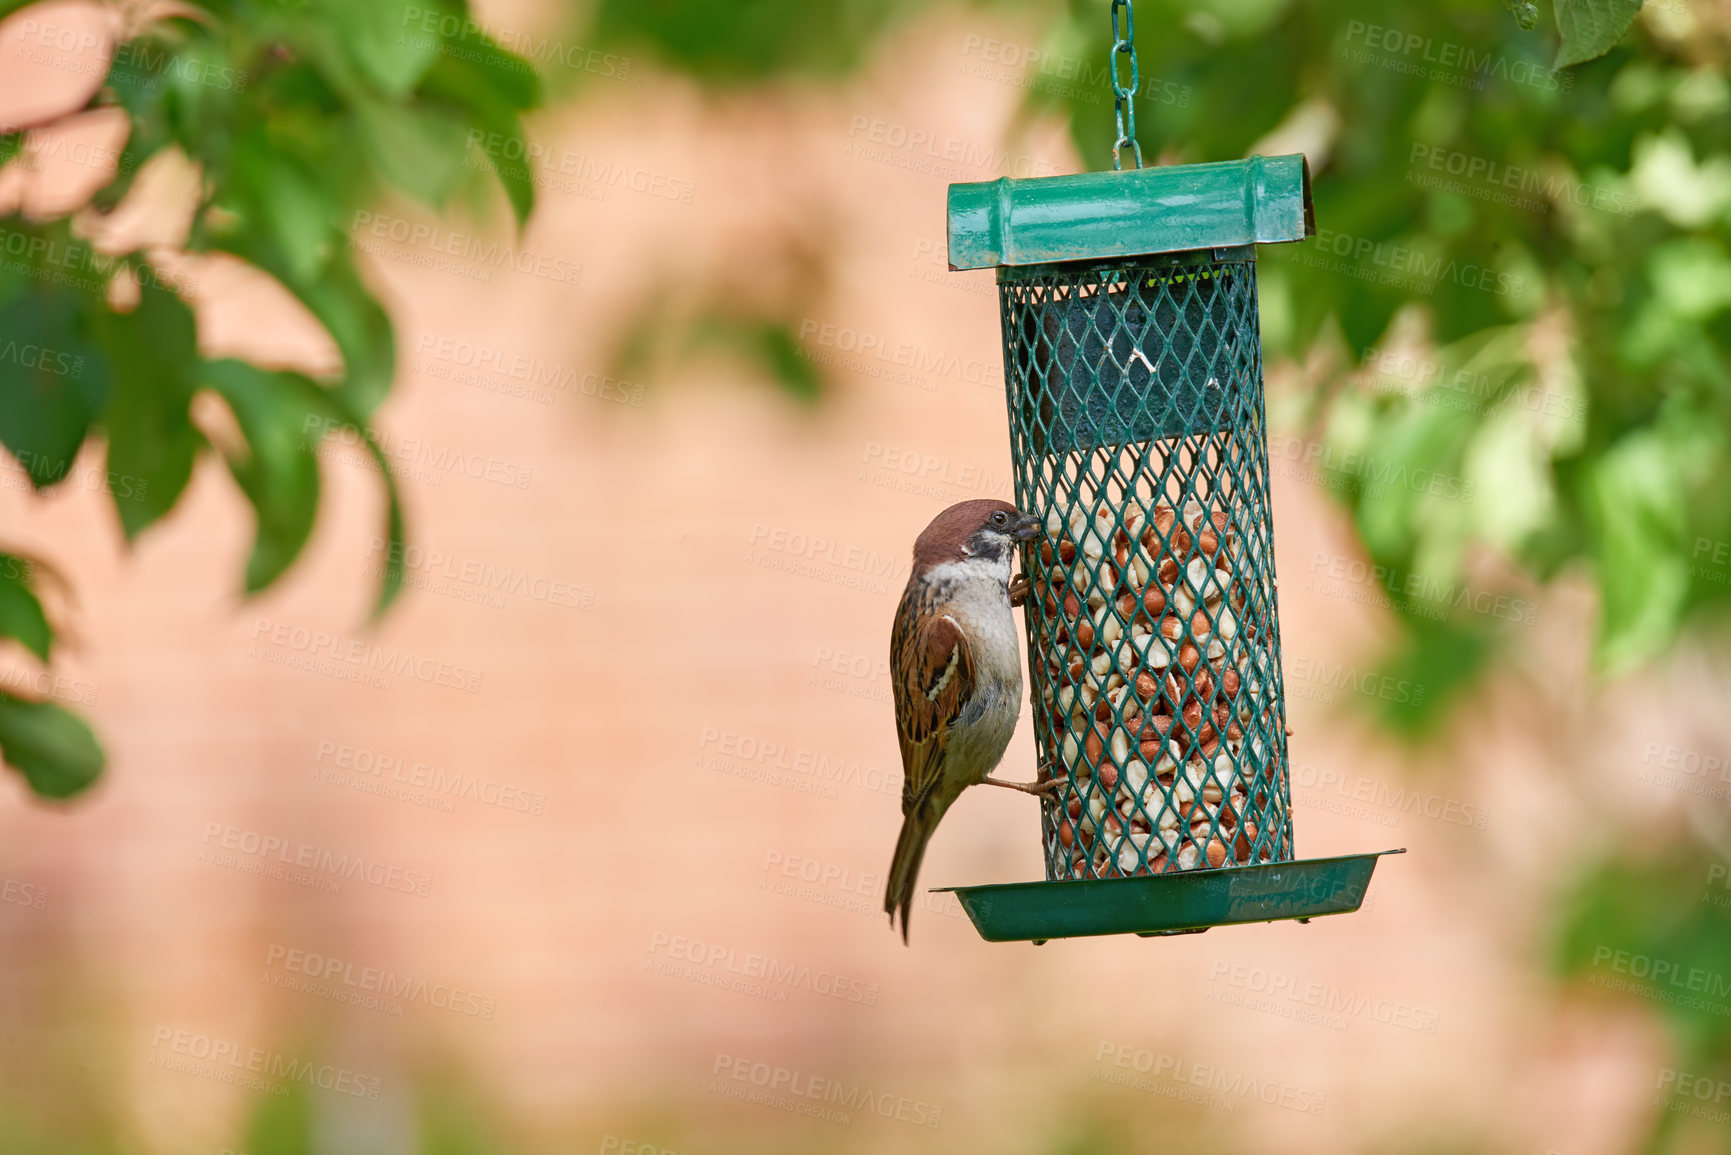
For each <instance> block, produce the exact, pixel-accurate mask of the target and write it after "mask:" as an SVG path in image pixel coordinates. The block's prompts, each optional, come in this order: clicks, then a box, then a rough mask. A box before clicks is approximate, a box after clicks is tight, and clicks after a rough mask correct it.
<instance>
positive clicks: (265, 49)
mask: <svg viewBox="0 0 1731 1155" xmlns="http://www.w3.org/2000/svg"><path fill="white" fill-rule="evenodd" d="M25 7H27V5H25V4H23V3H19V2H16V0H0V16H5V15H8V14H12V13H15V12H17V10H19V9H22V8H25ZM115 12H116V15H117V18H120V19H125V20H128V21H133V20H137V19H139V17H138V16H137V13H136V12H130V13H125V14H122V13H121V11H120V10H119V9H116V10H115ZM155 12H156V13H157V14H156V16H155V17H154V18H148V19H145V20H144V22H143V23H138V24H135V25H133V26H131V27H130V28H129V31H128V33H127V34H126V35H123V36H122V37H120V40H121V41H122V43H121V44H120V46H119V47H118V48H117V50H116V51H115V52H114V53H113V55H112V58H111V59H110V60H107V61H106V63H107V66H108V71H107V75H106V78H105V82H104V83H103V85H102V87H101V88H100V89H99V91H98V92H97V94H96V95H95V96H94V97H93V98H92V99H91V101H90V102H89V105H88V108H110V107H112V108H119V109H121V110H123V111H124V112H125V113H126V115H127V117H128V119H129V121H130V128H129V132H128V136H127V140H126V145H125V148H124V150H123V151H122V153H121V155H120V157H119V162H118V165H117V173H116V176H115V178H114V180H113V181H112V183H110V184H109V185H107V186H106V187H105V188H104V189H102V191H101V192H100V193H99V194H98V196H97V198H96V202H95V206H94V207H95V209H96V211H97V212H99V213H100V212H112V211H113V210H114V209H115V208H116V206H118V205H120V204H122V203H123V202H124V201H125V198H126V197H127V194H128V193H129V192H130V191H131V189H132V186H133V183H134V181H135V180H136V179H137V178H138V176H139V174H140V173H141V172H143V171H145V170H146V169H147V168H148V167H149V166H151V165H152V164H153V162H165V161H168V160H170V159H171V158H172V157H173V156H175V155H176V154H177V155H178V157H179V158H181V159H182V160H183V161H184V162H190V163H191V164H192V165H194V166H196V169H197V173H198V182H199V183H198V193H197V204H196V206H195V210H194V214H193V219H192V225H191V231H190V235H189V238H188V241H187V245H186V250H187V251H188V252H190V253H226V254H229V255H231V256H233V257H237V258H239V259H241V260H243V261H246V262H248V263H250V264H251V265H253V266H255V267H256V268H257V269H259V270H262V271H263V272H265V273H267V274H269V275H270V276H272V277H274V278H275V279H276V280H277V281H278V282H280V283H281V284H282V285H283V286H284V287H285V288H286V289H287V290H288V291H289V292H291V293H292V294H294V296H295V297H296V298H298V299H299V300H300V302H301V303H302V304H304V305H305V306H306V307H307V309H308V310H309V311H310V312H311V313H312V315H313V316H314V317H315V318H316V319H317V320H318V322H319V323H320V324H321V325H322V326H323V327H324V328H325V330H326V331H327V332H328V333H329V334H330V336H331V338H332V340H333V341H334V342H335V344H336V347H337V349H338V350H339V351H340V353H341V356H342V361H343V371H342V373H341V375H340V376H339V377H338V378H337V379H335V380H332V381H314V380H313V379H311V378H309V377H307V376H304V375H302V374H300V373H293V372H286V371H275V370H267V369H262V368H259V367H257V366H254V365H250V364H247V363H246V362H243V361H236V360H208V359H205V358H202V357H201V356H200V355H199V351H198V334H197V325H196V321H195V319H194V315H193V312H192V309H191V308H190V306H189V305H188V303H187V302H186V301H185V300H183V299H182V296H181V295H180V292H179V291H178V290H180V289H182V288H183V286H182V285H181V284H180V283H179V282H178V278H177V274H176V273H175V272H174V269H175V268H176V267H177V266H175V265H174V264H173V263H172V261H167V260H165V258H164V256H163V254H161V253H158V252H154V251H146V250H143V249H140V250H137V251H121V252H106V251H98V250H97V249H96V248H94V247H93V245H92V243H91V241H90V240H88V239H86V238H89V237H92V236H94V235H96V233H95V229H96V228H99V225H100V222H99V221H98V222H90V221H80V220H79V219H78V218H76V217H61V218H58V219H50V220H45V221H43V220H31V219H25V218H20V217H12V218H8V219H6V220H5V221H4V222H3V223H0V230H3V231H4V232H3V235H4V237H5V239H6V242H7V245H6V252H7V254H8V256H9V257H11V256H19V257H20V259H17V260H8V261H6V262H4V263H0V343H5V342H9V343H10V344H8V345H7V346H6V349H4V350H0V394H3V396H4V398H5V400H4V404H0V442H4V444H5V446H6V448H7V449H8V450H9V451H10V452H11V454H12V456H13V457H14V458H15V459H16V460H17V462H18V464H19V465H20V466H21V467H22V468H23V470H24V471H25V473H26V474H27V475H28V477H29V479H30V483H31V484H32V485H33V486H35V487H36V488H38V489H47V488H51V487H53V486H56V485H61V484H65V482H66V480H67V478H68V476H69V475H70V474H71V473H72V471H73V467H74V462H75V459H76V458H77V456H78V453H79V451H80V448H81V447H82V445H83V444H84V442H85V440H86V438H90V437H97V438H100V439H102V440H103V441H104V442H105V444H106V470H105V474H106V483H107V488H108V491H109V493H110V494H111V496H112V497H113V500H114V507H115V511H116V513H117V515H118V518H119V522H120V526H121V529H122V531H123V532H124V534H125V536H126V537H127V538H128V539H129V540H130V539H133V538H136V537H137V536H138V535H139V534H141V533H143V532H144V531H145V530H147V529H148V528H150V527H151V526H152V525H153V524H155V523H156V522H157V521H158V520H160V519H161V518H162V517H163V516H165V515H166V514H167V513H168V512H169V511H170V510H172V509H173V508H174V506H175V504H176V502H178V501H179V499H180V496H181V493H182V492H183V491H184V489H185V488H186V484H187V482H188V480H189V479H190V478H191V476H192V470H193V466H194V464H195V462H196V461H197V459H198V457H199V455H200V454H201V453H203V452H205V451H206V450H207V449H211V448H212V446H210V445H209V444H208V443H207V441H206V438H205V436H204V434H203V433H201V432H200V430H199V427H198V426H197V425H196V424H195V423H194V421H193V405H194V399H195V397H196V396H197V395H198V394H200V393H201V392H202V393H205V394H208V395H209V396H211V397H214V398H220V399H221V402H222V403H223V404H224V405H226V407H227V408H228V410H229V412H230V413H231V414H232V416H233V419H234V423H235V425H236V427H237V428H238V429H239V431H240V434H241V441H242V443H241V444H237V445H235V446H232V447H230V446H226V445H225V446H223V447H222V448H221V450H220V452H222V454H223V456H224V458H225V460H226V462H227V465H228V468H229V471H230V472H231V473H232V474H233V476H234V480H235V483H236V484H237V485H238V486H239V488H240V491H241V492H242V493H243V494H244V495H245V496H246V499H247V500H248V502H249V503H250V504H251V506H252V509H253V511H254V513H255V515H256V534H255V539H254V543H253V549H252V554H251V556H250V557H249V558H248V560H247V565H246V573H245V578H244V588H245V589H246V591H247V592H248V593H256V592H257V591H259V590H262V589H265V588H266V587H268V586H270V585H271V584H272V583H273V582H275V581H276V580H277V579H278V578H279V577H281V576H282V574H283V573H284V572H285V571H286V570H287V569H288V568H289V566H290V565H291V564H292V563H293V562H294V560H295V558H296V557H297V556H298V555H299V554H300V551H301V549H302V547H303V546H304V545H305V544H306V541H307V538H308V537H309V535H310V534H311V532H312V527H313V522H314V519H315V517H316V514H317V509H318V501H319V471H318V462H317V459H316V453H317V451H318V448H319V445H320V443H321V441H322V440H323V438H324V437H326V436H328V435H330V434H332V433H337V432H341V431H344V430H352V431H355V432H356V433H357V434H361V433H362V432H363V431H365V430H366V429H367V422H368V419H369V418H370V417H371V415H372V414H373V412H374V411H375V410H376V409H377V408H378V406H379V403H380V402H381V401H382V400H383V399H384V397H385V395H386V393H387V391H388V390H389V389H390V385H391V379H392V376H393V374H394V372H395V368H396V347H395V339H394V337H393V336H392V331H391V322H390V318H389V317H388V316H387V314H386V312H385V310H384V308H383V307H382V306H381V305H380V304H379V302H378V301H377V300H376V299H375V298H374V296H373V293H372V292H371V290H369V289H368V288H367V286H366V285H365V284H364V282H363V281H362V279H361V275H360V272H359V269H358V268H357V266H356V264H355V260H354V257H353V255H352V253H351V250H350V246H349V243H348V241H349V237H348V232H347V229H348V225H349V222H350V221H351V220H353V219H354V214H355V212H356V211H357V210H358V209H360V208H362V207H363V206H372V205H374V204H376V203H377V201H378V199H379V198H380V196H381V195H383V194H384V193H386V192H387V191H395V192H398V193H402V194H406V195H407V196H409V197H411V198H413V199H415V200H418V201H420V202H422V203H424V204H427V205H430V206H432V207H434V208H441V207H444V206H445V205H446V204H447V203H448V202H449V201H450V199H451V198H452V196H453V195H454V194H455V193H456V192H458V191H459V187H460V186H461V185H462V184H463V182H464V181H465V180H476V179H483V178H480V177H478V176H474V175H471V174H478V173H481V172H491V173H493V174H494V175H495V176H496V177H497V179H498V180H499V182H500V184H501V185H502V186H503V188H504V191H505V194H506V198H507V200H508V201H509V203H510V205H511V209H512V211H513V213H514V214H515V216H516V218H517V220H518V221H519V222H521V221H523V220H524V219H526V218H527V216H528V214H529V211H530V208H531V207H532V205H533V203H534V189H533V186H532V185H531V183H530V180H529V174H528V173H527V171H525V170H523V169H522V168H520V167H519V168H513V167H512V166H509V165H499V166H492V165H490V164H488V163H487V162H486V161H485V159H484V158H482V157H479V156H478V155H477V156H470V152H471V150H472V149H473V148H474V147H475V146H473V145H472V144H471V140H472V138H473V137H474V136H479V135H481V134H484V133H498V134H501V135H503V136H505V137H508V138H518V139H520V138H521V137H522V136H523V128H522V124H521V119H520V118H521V115H522V113H523V112H524V110H526V109H528V108H531V107H533V106H534V105H535V104H536V102H537V100H538V98H539V82H538V79H537V77H536V74H535V72H534V69H533V68H532V67H531V66H530V65H528V64H527V63H526V62H525V61H523V60H522V59H521V58H519V57H517V56H515V55H513V54H511V53H508V52H506V51H505V50H503V49H502V48H500V47H499V45H498V44H497V43H495V42H494V41H493V40H492V38H491V37H489V36H488V35H487V34H486V33H485V32H484V31H482V30H481V29H480V27H479V25H478V24H476V23H475V21H474V19H473V18H472V17H471V15H470V13H469V11H468V7H467V4H466V0H421V2H418V3H415V4H409V3H405V2H401V0H368V3H365V4H355V3H350V2H348V0H207V2H206V3H204V4H203V5H202V6H200V7H193V6H191V5H176V6H171V7H162V8H158V9H156V10H155ZM17 17H18V18H19V19H29V16H28V13H21V12H19V13H17ZM91 51H94V49H92V50H91ZM78 111H86V109H81V110H78ZM56 119H59V118H56ZM52 127H53V124H52V123H51V122H50V123H48V124H33V125H14V126H9V129H8V131H6V132H5V133H4V135H0V142H3V144H4V149H3V151H0V159H4V158H6V157H11V158H13V159H14V160H15V161H16V162H19V163H23V162H26V161H28V159H29V156H28V154H29V148H30V144H29V137H28V133H29V131H30V130H35V129H43V128H52ZM20 153H23V154H24V155H22V156H20V155H19V154H20ZM476 161H479V162H480V163H470V162H476ZM20 255H21V256H20ZM172 255H174V254H171V256H172ZM32 350H34V351H35V352H32ZM38 354H40V355H38ZM364 440H365V441H366V444H367V445H368V446H369V448H370V449H371V451H372V455H373V458H374V461H375V464H377V465H378V467H379V469H378V472H379V475H380V476H381V477H382V478H383V484H384V487H385V493H386V499H387V500H386V506H387V508H386V512H385V518H384V527H383V528H384V531H385V534H386V536H387V537H388V538H389V540H390V541H391V542H392V543H399V542H400V541H401V539H402V533H403V524H402V512H401V509H400V507H399V505H398V501H397V494H396V489H395V486H394V484H393V482H392V478H391V473H390V470H389V469H388V468H387V467H386V464H385V461H384V459H383V457H382V455H381V454H380V452H379V450H378V447H377V445H376V444H374V443H373V441H372V440H371V438H370V436H364ZM398 552H399V551H397V550H394V549H393V550H392V556H397V554H398ZM12 570H13V572H11V573H9V574H7V575H5V576H3V577H0V635H3V636H6V637H10V638H13V639H15V640H16V641H18V642H20V643H21V644H23V645H24V646H25V647H26V648H27V649H29V651H30V652H31V653H33V654H34V655H35V656H36V657H37V658H38V659H39V660H41V661H47V660H49V658H50V656H51V654H50V647H51V645H52V641H53V631H52V629H51V628H50V623H49V619H48V616H47V615H46V614H44V612H43V610H42V606H41V603H40V601H39V600H38V598H37V595H36V592H35V590H34V589H33V587H32V584H31V578H30V575H29V573H28V571H27V570H25V569H24V568H22V567H16V566H14V567H12ZM401 583H402V573H401V570H400V568H399V567H398V566H396V565H394V564H393V565H391V566H388V567H387V568H386V571H385V577H384V581H383V583H382V586H381V588H380V590H379V594H378V599H377V603H376V609H377V611H378V612H383V610H384V609H385V608H386V607H387V606H388V605H389V604H390V602H391V600H392V599H393V598H394V597H395V596H396V594H397V591H398V589H399V588H400V586H401ZM0 749H3V751H4V754H5V758H6V761H7V762H8V763H10V764H11V765H12V766H13V767H14V768H15V769H17V770H19V771H20V772H21V773H22V774H23V775H24V777H25V780H26V781H27V782H28V783H29V784H30V786H31V788H32V789H33V790H34V791H36V793H38V794H39V795H42V796H44V797H50V798H64V797H67V796H69V795H72V794H74V793H76V792H77V791H79V790H81V789H83V788H85V787H86V786H88V785H90V783H92V782H93V781H95V779H96V777H97V776H98V774H99V773H100V771H101V768H102V763H103V758H102V753H101V750H100V748H99V747H98V746H97V744H96V740H95V737H94V736H93V735H92V734H91V732H90V729H89V727H88V726H86V725H85V724H84V723H83V722H82V721H81V720H80V719H78V718H77V717H76V716H75V715H73V714H72V713H70V712H69V711H67V710H66V709H64V708H63V707H61V706H60V705H58V704H56V703H53V702H49V701H25V700H23V699H20V698H16V697H13V696H10V695H0Z"/></svg>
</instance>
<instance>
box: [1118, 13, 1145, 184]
mask: <svg viewBox="0 0 1731 1155" xmlns="http://www.w3.org/2000/svg"><path fill="white" fill-rule="evenodd" d="M1119 10H1122V11H1123V13H1124V24H1123V30H1122V31H1120V30H1119V24H1118V12H1119ZM1120 56H1128V57H1129V58H1130V87H1128V88H1125V87H1124V82H1123V81H1122V80H1120V79H1118V58H1119V57H1120ZM1141 87H1142V76H1141V73H1139V72H1138V71H1137V70H1136V8H1135V5H1134V2H1133V0H1112V105H1113V108H1112V115H1113V117H1114V118H1115V119H1116V120H1117V122H1118V139H1117V141H1116V142H1114V143H1113V145H1112V167H1113V168H1114V169H1118V170H1122V169H1123V167H1124V164H1123V161H1122V160H1120V159H1119V156H1118V153H1119V151H1120V150H1121V149H1122V148H1123V147H1124V146H1125V145H1129V146H1130V149H1131V151H1132V152H1134V153H1135V155H1136V167H1137V168H1141V167H1142V145H1141V143H1140V142H1138V141H1137V139H1136V90H1137V89H1139V88H1141Z"/></svg>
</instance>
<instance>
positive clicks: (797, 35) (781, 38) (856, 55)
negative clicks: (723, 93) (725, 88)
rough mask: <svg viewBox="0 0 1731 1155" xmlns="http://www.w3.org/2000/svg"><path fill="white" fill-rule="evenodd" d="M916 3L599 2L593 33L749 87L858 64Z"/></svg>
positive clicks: (834, 0)
mask: <svg viewBox="0 0 1731 1155" xmlns="http://www.w3.org/2000/svg"><path fill="white" fill-rule="evenodd" d="M919 7H920V5H919V4H917V3H916V2H915V0H827V2H826V3H822V4H813V3H810V2H809V0H737V2H735V3H728V4H718V3H716V2H715V0H601V3H600V5H599V7H598V8H597V10H596V13H595V18H594V35H595V36H596V38H598V39H599V40H601V41H602V42H604V43H606V44H608V45H618V46H620V47H623V48H628V49H637V50H644V49H647V50H648V51H650V52H652V53H654V55H655V56H656V57H658V58H659V59H660V60H661V61H662V62H663V63H664V64H665V65H667V66H668V67H669V68H672V69H674V70H677V71H680V72H685V73H689V74H691V75H694V76H697V77H700V78H702V79H704V80H707V81H711V82H719V83H728V84H734V83H744V82H750V81H757V80H764V79H767V78H770V77H774V76H779V75H785V74H794V75H806V76H820V77H821V76H828V75H834V74H836V73H840V72H843V71H846V70H848V69H851V68H854V67H856V66H858V65H859V64H860V63H861V62H862V61H863V60H864V58H865V55H866V53H867V52H869V51H870V49H871V48H872V46H873V42H874V40H875V38H876V36H877V34H878V33H880V32H882V31H883V29H884V28H885V27H886V26H887V25H888V24H889V23H890V22H891V21H892V20H893V19H894V18H895V17H896V16H898V15H901V14H904V13H907V12H911V11H914V10H916V9H917V8H919Z"/></svg>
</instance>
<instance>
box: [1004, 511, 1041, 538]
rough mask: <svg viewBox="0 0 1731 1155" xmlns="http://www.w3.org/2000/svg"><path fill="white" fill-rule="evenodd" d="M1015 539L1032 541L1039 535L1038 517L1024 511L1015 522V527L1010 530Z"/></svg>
mask: <svg viewBox="0 0 1731 1155" xmlns="http://www.w3.org/2000/svg"><path fill="white" fill-rule="evenodd" d="M1010 534H1011V536H1013V537H1014V538H1015V539H1016V540H1017V541H1033V540H1034V539H1035V538H1036V537H1038V536H1040V519H1039V517H1037V516H1036V515H1034V514H1032V513H1024V514H1023V515H1022V519H1021V520H1020V521H1018V522H1017V523H1016V528H1015V529H1013V530H1011V531H1010Z"/></svg>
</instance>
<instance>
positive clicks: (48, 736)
mask: <svg viewBox="0 0 1731 1155" xmlns="http://www.w3.org/2000/svg"><path fill="white" fill-rule="evenodd" d="M0 753H4V754H5V756H6V761H7V762H8V763H10V764H11V766H12V767H13V769H15V770H17V771H18V772H19V773H21V774H23V775H24V780H25V781H26V782H28V783H29V784H30V789H31V790H33V791H35V792H36V793H37V794H39V795H40V796H42V797H43V798H70V797H72V796H73V795H74V794H77V793H78V792H80V791H81V790H86V789H88V788H89V787H90V785H91V783H93V782H95V781H96V779H97V776H98V775H100V774H101V773H102V766H103V762H104V759H103V756H102V747H101V746H100V745H99V744H98V743H97V741H96V735H95V734H93V733H91V731H90V727H89V726H87V725H85V724H84V721H83V719H81V718H79V717H78V715H76V714H74V713H72V712H70V711H69V710H65V709H63V708H61V707H60V706H57V705H55V704H54V703H53V702H27V701H25V700H24V699H22V698H15V697H13V696H12V695H11V694H6V693H0Z"/></svg>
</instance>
